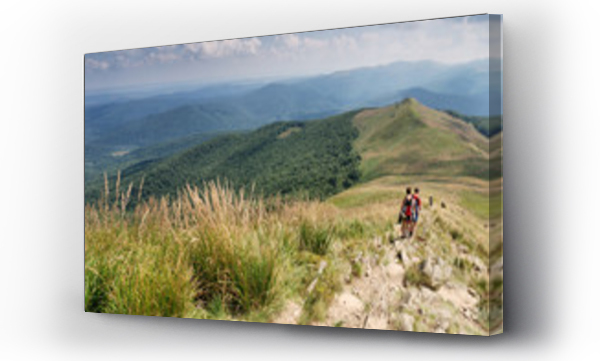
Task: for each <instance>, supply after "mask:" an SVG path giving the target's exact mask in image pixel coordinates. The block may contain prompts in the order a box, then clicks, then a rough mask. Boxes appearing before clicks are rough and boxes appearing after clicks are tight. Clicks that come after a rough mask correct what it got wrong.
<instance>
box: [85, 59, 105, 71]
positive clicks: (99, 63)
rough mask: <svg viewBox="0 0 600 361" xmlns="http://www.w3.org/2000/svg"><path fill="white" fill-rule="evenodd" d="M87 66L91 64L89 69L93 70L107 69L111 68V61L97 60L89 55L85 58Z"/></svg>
mask: <svg viewBox="0 0 600 361" xmlns="http://www.w3.org/2000/svg"><path fill="white" fill-rule="evenodd" d="M85 66H86V68H87V67H88V66H89V69H92V70H107V69H108V68H110V63H109V62H108V61H105V60H96V59H94V58H90V57H87V58H86V59H85Z"/></svg>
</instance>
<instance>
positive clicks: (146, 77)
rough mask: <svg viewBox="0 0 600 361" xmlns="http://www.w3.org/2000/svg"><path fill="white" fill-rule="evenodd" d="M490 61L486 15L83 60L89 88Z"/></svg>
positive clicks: (113, 53)
mask: <svg viewBox="0 0 600 361" xmlns="http://www.w3.org/2000/svg"><path fill="white" fill-rule="evenodd" d="M488 56H489V25H488V16H487V15H481V16H467V17H458V18H450V19H443V20H427V21H417V22H409V23H397V24H387V25H375V26H364V27H355V28H345V29H336V30H325V31H313V32H305V33H295V34H287V35H273V36H261V37H253V38H243V39H233V40H224V41H210V42H202V43H191V44H182V45H172V46H160V47H153V48H141V49H133V50H122V51H111V52H104V53H94V54H87V55H86V56H85V76H86V79H85V82H86V89H88V90H93V89H109V88H115V87H123V86H139V85H144V84H157V83H160V84H174V83H180V82H197V83H207V84H208V83H215V82H221V81H231V80H247V79H259V78H264V77H285V76H290V77H292V76H303V75H313V74H320V73H329V72H333V71H338V70H345V69H351V68H357V67H361V66H372V65H380V64H387V63H390V62H394V61H399V60H404V61H418V60H433V61H438V62H443V63H460V62H467V61H471V60H476V59H482V58H487V57H488Z"/></svg>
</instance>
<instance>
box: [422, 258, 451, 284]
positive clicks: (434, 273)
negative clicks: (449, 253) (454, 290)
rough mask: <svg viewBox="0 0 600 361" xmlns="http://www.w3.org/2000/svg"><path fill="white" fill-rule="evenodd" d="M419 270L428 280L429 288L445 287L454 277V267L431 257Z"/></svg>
mask: <svg viewBox="0 0 600 361" xmlns="http://www.w3.org/2000/svg"><path fill="white" fill-rule="evenodd" d="M419 270H420V271H421V273H423V275H425V277H426V278H427V279H428V283H429V284H428V286H430V287H431V288H434V289H438V288H439V287H441V286H443V285H444V284H445V283H446V282H447V281H448V280H449V279H450V276H451V275H452V267H450V266H449V265H447V264H446V263H445V262H444V261H443V260H442V259H441V258H439V257H429V258H427V259H425V260H424V261H423V262H421V264H420V265H419Z"/></svg>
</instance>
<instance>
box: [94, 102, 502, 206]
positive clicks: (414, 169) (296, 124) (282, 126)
mask: <svg viewBox="0 0 600 361" xmlns="http://www.w3.org/2000/svg"><path fill="white" fill-rule="evenodd" d="M489 146H490V141H489V139H488V138H486V137H484V136H482V135H481V134H480V133H479V132H477V131H476V130H475V128H474V126H473V125H472V124H469V123H466V122H464V121H462V120H460V119H458V118H455V117H453V116H451V115H450V114H447V113H445V112H440V111H436V110H433V109H431V108H428V107H426V106H424V105H422V104H420V103H419V102H417V101H416V100H414V99H407V100H404V101H402V102H401V103H396V104H394V105H392V106H388V107H383V108H370V109H364V110H357V111H352V112H347V113H343V114H340V115H337V116H334V117H330V118H326V119H320V120H312V121H291V122H276V123H273V124H270V125H267V126H264V127H262V128H259V129H257V130H255V131H253V132H248V133H239V132H238V133H231V134H227V135H222V136H217V137H216V138H214V139H212V140H209V141H207V142H205V143H202V144H200V145H198V146H195V147H193V148H191V149H189V150H187V151H183V152H182V153H179V154H176V155H174V156H171V157H169V158H165V159H158V160H153V161H145V162H141V163H138V164H134V165H132V166H130V167H128V168H125V169H124V170H123V172H122V179H121V181H120V184H122V185H124V186H129V184H133V190H132V192H133V194H134V196H135V198H137V195H138V194H139V185H140V184H141V182H142V178H143V179H144V185H143V187H142V198H144V199H146V198H148V197H150V196H155V197H159V196H163V195H175V194H176V193H177V192H178V191H179V190H181V189H182V188H184V187H185V186H186V185H187V184H191V185H200V184H202V183H203V182H206V181H210V180H216V179H221V180H225V179H226V180H227V181H229V182H231V183H232V184H233V185H234V186H235V187H245V188H250V187H254V188H255V190H256V191H258V192H259V193H262V194H264V195H274V194H278V193H279V194H282V195H285V196H307V197H310V198H321V199H322V198H327V197H329V196H332V195H334V194H336V193H339V192H341V191H343V190H345V189H347V188H349V187H351V186H352V185H354V184H356V183H357V182H359V181H360V182H367V181H370V180H373V179H375V178H379V177H385V176H390V175H391V176H395V175H419V176H435V177H440V176H443V177H447V176H455V177H461V176H474V177H477V178H481V179H486V180H487V179H490V178H495V177H497V173H498V172H497V171H493V172H491V173H490V161H489V160H490V158H489V157H490V155H489ZM109 184H112V185H114V184H116V179H115V178H114V177H113V178H112V179H110V181H109ZM103 187H104V184H103V182H100V181H98V182H94V183H91V184H89V186H86V201H88V202H89V201H93V200H95V199H98V198H99V196H100V194H101V192H102V190H103ZM112 192H113V191H112V190H111V193H112ZM113 194H114V193H113Z"/></svg>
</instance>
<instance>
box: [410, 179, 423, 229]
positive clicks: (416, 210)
mask: <svg viewBox="0 0 600 361" xmlns="http://www.w3.org/2000/svg"><path fill="white" fill-rule="evenodd" d="M411 210H412V219H411V224H410V227H411V228H410V236H411V237H412V235H413V234H414V233H415V231H416V228H417V222H418V221H419V214H420V213H421V198H420V197H419V188H415V192H414V194H413V206H412V208H411Z"/></svg>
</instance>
